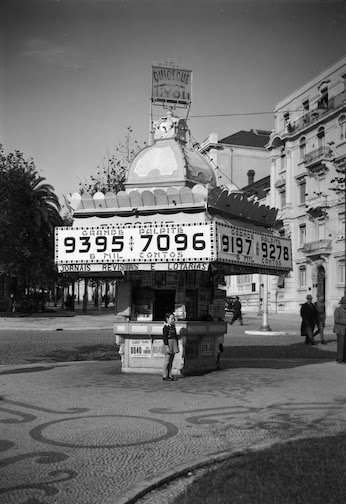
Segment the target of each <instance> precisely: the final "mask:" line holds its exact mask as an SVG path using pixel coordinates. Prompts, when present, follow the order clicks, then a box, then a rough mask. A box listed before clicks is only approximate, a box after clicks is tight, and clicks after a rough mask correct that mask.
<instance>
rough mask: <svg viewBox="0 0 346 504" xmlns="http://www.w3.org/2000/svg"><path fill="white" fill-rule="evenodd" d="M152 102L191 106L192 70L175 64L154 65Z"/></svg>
mask: <svg viewBox="0 0 346 504" xmlns="http://www.w3.org/2000/svg"><path fill="white" fill-rule="evenodd" d="M151 102H152V103H154V104H157V105H160V104H163V105H164V104H173V105H179V106H180V107H183V108H187V107H190V105H191V102H192V70H188V69H185V68H179V67H173V66H164V65H162V66H160V65H152V69H151Z"/></svg>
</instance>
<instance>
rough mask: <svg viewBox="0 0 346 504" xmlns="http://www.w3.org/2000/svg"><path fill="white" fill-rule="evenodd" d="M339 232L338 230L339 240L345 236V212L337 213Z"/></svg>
mask: <svg viewBox="0 0 346 504" xmlns="http://www.w3.org/2000/svg"><path fill="white" fill-rule="evenodd" d="M338 221H339V232H338V238H339V240H342V239H343V238H345V213H340V214H339V219H338Z"/></svg>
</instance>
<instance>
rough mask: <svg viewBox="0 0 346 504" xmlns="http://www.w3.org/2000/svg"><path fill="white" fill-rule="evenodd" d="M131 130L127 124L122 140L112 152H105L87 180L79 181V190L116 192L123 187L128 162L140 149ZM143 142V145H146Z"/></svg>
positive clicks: (81, 192)
mask: <svg viewBox="0 0 346 504" xmlns="http://www.w3.org/2000/svg"><path fill="white" fill-rule="evenodd" d="M132 133H133V130H132V128H131V127H130V126H129V127H128V128H127V131H126V134H125V140H124V142H119V143H118V145H117V146H116V147H115V152H114V154H110V153H109V152H108V153H107V156H106V157H104V158H103V159H102V162H101V165H100V166H98V167H97V170H98V171H97V173H96V174H92V175H90V179H89V180H85V181H81V182H80V183H79V192H80V194H83V193H85V192H87V193H89V194H91V195H94V194H95V193H96V192H97V191H101V192H103V193H106V192H107V191H110V192H114V193H117V192H119V191H121V190H123V189H124V182H125V180H126V173H127V170H128V166H129V163H130V162H131V161H132V159H133V158H134V157H135V156H136V154H138V152H139V151H140V150H141V149H142V147H141V146H140V145H139V143H138V142H137V140H133V138H132ZM146 145H147V144H146V142H144V147H145V146H146Z"/></svg>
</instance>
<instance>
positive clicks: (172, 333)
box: [162, 313, 179, 381]
mask: <svg viewBox="0 0 346 504" xmlns="http://www.w3.org/2000/svg"><path fill="white" fill-rule="evenodd" d="M174 322H175V317H174V314H173V313H166V315H165V324H164V326H163V330H162V334H163V343H164V345H165V361H164V364H163V378H162V379H163V380H164V381H175V378H174V377H173V376H172V365H173V360H174V356H175V354H176V353H178V352H179V346H178V336H177V331H176V328H175V324H174Z"/></svg>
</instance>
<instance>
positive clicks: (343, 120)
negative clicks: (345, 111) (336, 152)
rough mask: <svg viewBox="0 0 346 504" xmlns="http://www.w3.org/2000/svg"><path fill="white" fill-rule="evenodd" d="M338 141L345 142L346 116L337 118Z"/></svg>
mask: <svg viewBox="0 0 346 504" xmlns="http://www.w3.org/2000/svg"><path fill="white" fill-rule="evenodd" d="M339 132H340V137H339V138H340V141H342V140H346V115H342V116H341V117H339Z"/></svg>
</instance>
